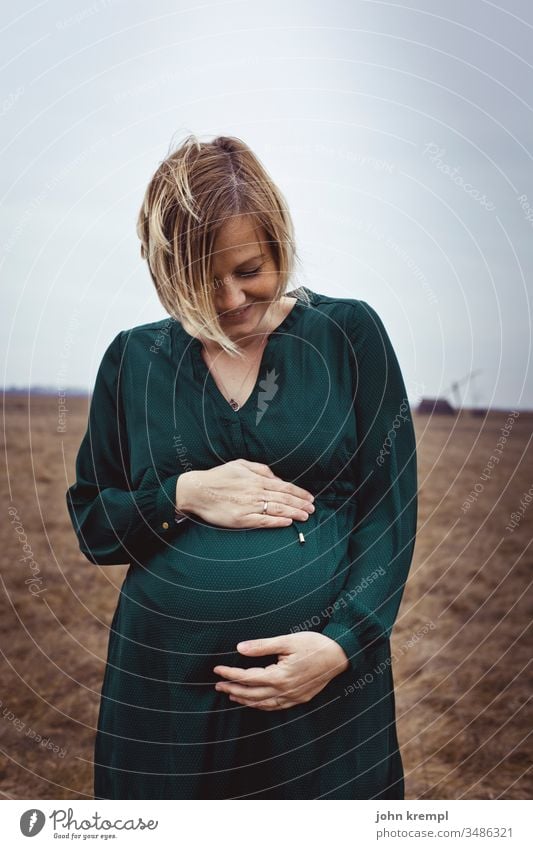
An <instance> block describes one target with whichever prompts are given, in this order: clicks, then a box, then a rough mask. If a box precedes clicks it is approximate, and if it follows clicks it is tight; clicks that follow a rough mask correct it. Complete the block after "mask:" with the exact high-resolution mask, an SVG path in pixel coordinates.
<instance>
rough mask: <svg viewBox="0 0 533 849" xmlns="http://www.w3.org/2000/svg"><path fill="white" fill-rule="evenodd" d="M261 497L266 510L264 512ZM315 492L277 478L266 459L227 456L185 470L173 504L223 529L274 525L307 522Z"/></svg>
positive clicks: (312, 506)
mask: <svg viewBox="0 0 533 849" xmlns="http://www.w3.org/2000/svg"><path fill="white" fill-rule="evenodd" d="M265 501H268V509H267V512H266V513H263V512H262V511H263V507H264V503H265ZM313 501H314V495H313V494H312V493H311V492H308V491H307V490H306V489H303V488H302V487H301V486H297V485H296V484H293V483H291V482H290V481H285V480H283V478H279V477H277V476H276V475H275V474H274V472H273V471H272V470H271V469H270V467H269V466H267V465H266V464H265V463H255V462H253V461H252V460H243V459H239V460H230V461H229V462H228V463H222V464H221V465H220V466H215V467H214V468H213V469H205V470H196V469H194V470H192V471H190V472H184V473H183V474H182V475H180V477H179V478H178V482H177V485H176V507H177V508H178V509H179V510H181V511H183V512H185V513H195V514H196V515H197V516H199V517H200V518H201V519H204V520H205V521H206V522H209V523H210V524H212V525H219V526H221V527H223V528H258V527H261V528H278V527H283V526H286V525H290V524H291V522H292V520H293V519H296V520H299V521H302V522H303V521H305V520H306V519H307V518H308V516H309V513H312V512H313V511H314V509H315V507H314V505H313Z"/></svg>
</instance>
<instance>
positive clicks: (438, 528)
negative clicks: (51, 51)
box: [0, 395, 533, 799]
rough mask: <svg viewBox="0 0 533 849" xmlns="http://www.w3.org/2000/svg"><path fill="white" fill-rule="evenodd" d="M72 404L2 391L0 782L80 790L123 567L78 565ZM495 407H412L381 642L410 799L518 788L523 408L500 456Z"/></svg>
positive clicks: (57, 794) (528, 432)
mask: <svg viewBox="0 0 533 849" xmlns="http://www.w3.org/2000/svg"><path fill="white" fill-rule="evenodd" d="M87 403H88V401H87V399H86V398H81V397H80V398H69V399H68V403H67V406H68V413H67V417H66V431H65V432H64V433H60V432H58V431H57V425H58V412H57V398H55V397H53V396H39V395H35V396H33V397H32V398H31V403H29V402H28V398H27V397H26V396H23V395H21V396H15V395H12V396H7V398H6V407H5V429H4V434H3V438H4V440H5V455H4V456H5V462H6V464H7V474H5V475H3V476H2V478H3V484H2V485H3V487H4V491H3V494H2V503H3V505H4V508H3V511H4V512H3V522H2V540H1V542H2V544H1V548H0V557H1V575H2V616H1V619H0V628H1V632H2V633H1V648H2V659H1V662H2V669H1V687H0V719H1V721H0V736H1V749H2V753H3V754H2V756H1V758H2V759H1V761H0V791H1V793H2V796H3V798H8V799H25V798H32V799H78V798H79V799H82V798H91V796H92V766H91V757H92V747H93V741H94V733H95V724H96V718H97V712H98V705H99V694H100V686H101V682H102V676H103V671H104V663H105V656H106V648H107V634H108V632H107V629H108V626H109V623H110V621H111V617H112V615H113V611H114V609H115V604H116V599H117V593H118V590H119V588H120V585H121V582H122V579H123V577H124V575H125V572H126V570H127V567H126V566H110V567H98V566H94V565H92V564H91V563H89V562H88V561H87V560H86V559H85V558H84V557H83V556H82V555H81V554H80V553H79V551H78V547H77V541H76V538H75V535H74V532H73V530H72V527H71V525H70V521H69V518H68V514H67V512H66V507H65V490H66V488H67V486H68V485H69V484H70V483H72V482H73V480H74V477H73V475H74V460H75V456H76V452H77V449H78V446H79V443H80V440H81V437H82V435H83V432H84V429H85V425H86V416H87ZM506 420H507V413H504V412H496V411H495V412H492V413H491V414H490V415H489V416H488V417H487V418H485V419H484V418H480V417H473V416H471V415H469V414H468V413H466V412H464V413H462V414H461V415H460V416H458V417H457V418H455V417H450V418H448V417H442V416H431V417H430V416H416V417H415V426H416V431H417V436H418V442H419V484H420V510H419V530H418V537H417V545H416V553H415V559H414V562H413V565H412V569H411V575H410V580H409V583H408V586H407V589H406V592H405V595H404V598H403V601H402V606H401V608H400V614H399V618H398V622H397V625H396V628H395V632H394V639H393V646H392V648H393V658H394V663H393V672H394V678H395V682H396V708H397V717H398V731H399V736H400V744H401V747H402V753H403V760H404V768H405V775H406V796H407V798H409V799H523V798H531V796H532V789H533V774H532V771H531V762H532V758H531V746H530V745H528V742H529V737H528V735H529V734H530V733H531V731H530V729H531V726H532V716H531V709H530V699H531V693H530V691H531V687H530V686H528V683H527V682H528V680H529V684H530V682H531V675H529V678H528V671H529V672H530V670H529V668H528V665H529V664H530V654H531V652H530V649H529V647H530V641H529V640H528V636H529V633H528V629H529V628H530V623H531V618H532V617H531V601H530V599H531V595H530V594H528V588H529V586H530V580H531V571H532V569H531V566H532V562H533V553H532V549H531V539H532V532H531V531H532V525H533V500H532V501H531V504H529V503H528V501H525V500H524V494H525V493H526V494H527V492H528V490H529V489H530V488H531V487H532V485H533V463H532V457H531V451H530V441H531V436H532V430H533V416H532V415H530V414H526V413H521V414H520V415H519V416H518V417H517V418H515V419H512V424H511V427H510V429H508V435H507V437H506V442H505V443H500V445H499V449H500V450H501V454H500V453H497V452H496V449H497V446H498V443H499V440H500V439H501V437H502V435H503V434H502V428H505V423H506ZM528 454H529V457H528ZM491 456H493V457H494V456H497V457H498V462H497V463H496V462H494V461H493V462H492V466H493V468H492V469H488V468H487V464H488V463H489V461H490V458H491ZM484 470H485V472H484ZM472 492H473V493H474V495H473V496H471V501H470V506H469V508H468V509H466V508H464V507H463V505H464V502H465V501H466V500H467V498H468V496H469V494H470V493H472ZM531 493H533V488H532V489H531ZM528 498H529V496H528ZM521 500H522V507H521V506H520V502H521ZM14 511H16V513H15V512H14ZM511 514H515V518H514V525H516V527H511V526H510V524H509V523H510V522H511V521H512V520H511ZM522 514H523V515H522ZM517 516H518V519H519V521H518V519H517ZM15 526H16V527H18V533H17V531H16V530H15ZM21 527H22V529H23V532H24V534H25V538H22V537H21V536H20V533H21ZM508 527H509V528H510V530H509V529H507V528H508ZM24 542H26V547H25V548H24V549H23V543H24ZM24 558H25V559H24ZM32 562H33V564H34V565H33V566H31V565H30V564H31V563H32Z"/></svg>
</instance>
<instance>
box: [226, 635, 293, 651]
mask: <svg viewBox="0 0 533 849" xmlns="http://www.w3.org/2000/svg"><path fill="white" fill-rule="evenodd" d="M289 636H291V635H289ZM236 648H237V651H238V652H240V653H241V654H246V655H252V656H256V655H263V654H287V653H288V652H289V651H290V649H289V647H288V645H287V640H286V637H285V635H283V634H281V635H278V636H276V637H262V638H261V639H259V640H243V641H242V642H241V643H237V646H236Z"/></svg>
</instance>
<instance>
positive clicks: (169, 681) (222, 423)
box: [66, 289, 417, 799]
mask: <svg viewBox="0 0 533 849" xmlns="http://www.w3.org/2000/svg"><path fill="white" fill-rule="evenodd" d="M306 291H307V293H308V295H309V297H310V299H311V303H310V304H307V303H305V301H303V300H302V299H301V298H298V299H297V300H296V302H295V305H294V306H293V308H292V310H291V312H290V313H289V314H288V315H287V316H286V318H285V319H284V320H283V321H282V323H281V324H280V325H279V326H278V327H277V328H276V330H275V331H274V332H273V333H272V335H271V336H270V337H269V339H268V342H267V344H266V347H265V349H264V353H263V358H262V361H261V367H260V370H259V374H258V378H257V382H256V385H255V387H254V390H253V391H252V393H251V395H250V397H249V398H248V400H247V401H246V403H245V404H244V405H243V406H242V407H241V409H239V410H237V411H234V410H233V409H232V407H231V406H230V405H229V403H228V402H227V401H226V400H225V398H224V397H223V395H222V393H221V392H220V391H219V389H218V388H217V385H216V383H215V381H214V379H213V377H212V375H211V373H210V372H209V369H208V368H207V366H206V364H205V362H204V360H203V357H202V355H201V343H200V342H199V340H198V339H196V338H195V337H193V336H191V335H189V334H188V333H187V332H186V331H185V330H184V328H183V326H182V325H181V323H180V322H178V321H176V320H175V319H172V318H167V319H164V320H161V321H157V322H152V323H149V324H144V325H141V326H137V327H134V328H132V329H130V330H124V331H121V332H120V333H118V334H117V336H116V337H115V338H114V339H113V341H112V342H111V343H110V345H109V346H108V348H107V350H106V352H105V354H104V356H103V359H102V362H101V364H100V367H99V370H98V374H97V377H96V382H95V387H94V392H93V396H92V400H91V406H90V412H89V421H88V427H87V432H86V433H85V436H84V438H83V441H82V443H81V447H80V449H79V453H78V456H77V460H76V481H75V483H74V484H73V485H72V486H71V487H70V488H69V489H68V491H67V493H66V497H67V506H68V510H69V514H70V518H71V521H72V524H73V527H74V529H75V532H76V535H77V538H78V541H79V546H80V549H81V551H82V552H83V554H84V555H85V556H86V557H87V559H88V560H89V561H90V562H92V563H95V564H100V565H110V564H123V563H128V564H130V565H129V569H128V571H127V574H126V576H125V578H124V581H123V584H122V587H121V590H120V595H119V600H118V604H117V607H116V610H115V613H114V616H113V619H112V623H111V628H110V635H109V646H108V655H107V664H106V668H105V674H104V680H103V684H102V691H101V701H100V711H99V716H98V728H97V733H96V739H95V750H94V795H95V798H99V799H230V798H238V799H259V798H262V799H267V798H272V799H402V798H404V775H403V766H402V760H401V755H400V751H399V748H398V740H397V734H396V724H395V703H394V689H393V676H392V669H391V655H390V642H389V638H390V635H391V630H392V627H393V623H394V621H395V618H396V615H397V612H398V607H399V604H400V600H401V597H402V593H403V589H404V584H405V580H406V577H407V574H408V571H409V567H410V564H411V559H412V553H413V549H414V543H415V535H416V522H417V471H416V443H415V435H414V429H413V424H412V419H411V414H410V410H409V406H408V402H407V396H406V391H405V386H404V382H403V379H402V374H401V371H400V367H399V365H398V361H397V358H396V355H395V353H394V350H393V348H392V345H391V342H390V339H389V337H388V335H387V332H386V330H385V327H384V325H383V323H382V321H381V319H380V318H379V316H378V315H377V313H376V312H375V311H374V309H373V308H372V307H370V306H369V305H368V303H366V302H365V301H362V300H357V299H351V298H338V297H333V296H328V295H324V294H320V293H317V292H314V291H312V290H310V289H307V290H306ZM238 458H246V459H249V460H253V461H257V462H261V463H266V464H267V465H268V466H269V467H270V468H271V469H272V470H273V471H274V473H275V474H276V475H278V476H280V477H282V478H283V479H284V480H288V481H291V482H293V483H295V484H298V485H300V486H302V487H304V488H306V489H308V490H309V491H310V492H312V493H313V494H314V495H315V507H316V510H315V512H314V513H312V514H311V515H310V516H309V518H308V520H307V521H302V522H300V521H296V522H293V523H292V524H291V525H288V526H286V527H281V528H259V527H255V528H242V529H240V528H239V529H236V528H223V527H219V526H216V525H212V524H210V523H207V522H204V521H203V520H201V519H200V518H199V517H196V518H192V519H187V520H186V521H185V522H182V523H181V524H176V522H175V521H174V494H175V487H176V481H177V478H178V475H179V474H182V473H185V472H187V471H188V470H190V469H200V470H203V469H210V468H212V467H214V466H218V465H220V464H221V463H226V462H228V461H230V460H235V459H238ZM299 532H301V533H302V534H303V537H304V541H303V542H302V541H301V538H300V535H299ZM306 629H309V630H314V631H321V632H322V633H324V634H326V635H327V636H328V637H330V638H332V639H333V640H336V641H337V642H338V643H339V644H340V645H341V646H342V647H343V649H344V650H345V652H346V654H347V656H348V658H349V661H350V665H349V668H348V669H346V670H345V671H344V672H342V673H341V674H339V675H337V676H336V677H335V678H333V679H332V680H331V681H330V682H329V684H327V686H326V687H324V689H323V690H322V691H321V692H320V693H318V694H317V695H316V696H314V697H313V698H312V699H311V700H310V701H308V702H306V703H303V704H298V705H295V706H294V707H292V708H286V709H280V710H273V711H265V710H260V709H258V708H253V707H247V706H243V705H240V704H238V703H236V702H231V701H229V698H228V695H227V694H226V693H221V692H218V691H216V690H215V689H214V685H215V683H216V682H217V681H220V680H221V679H222V677H221V676H220V675H217V674H216V673H214V672H213V667H214V666H216V665H217V664H223V665H229V666H240V667H242V668H248V667H250V666H267V665H269V664H270V663H275V662H276V661H277V657H276V656H275V655H268V656H266V655H265V656H262V657H258V656H255V657H253V658H252V657H246V656H245V655H242V654H240V653H239V652H238V651H237V649H236V645H237V643H238V642H240V641H242V640H246V639H258V638H262V637H273V636H278V635H281V634H289V633H295V632H298V631H301V630H306Z"/></svg>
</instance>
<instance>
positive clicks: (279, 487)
mask: <svg viewBox="0 0 533 849" xmlns="http://www.w3.org/2000/svg"><path fill="white" fill-rule="evenodd" d="M268 486H269V487H270V489H272V490H274V491H275V492H284V493H287V494H288V495H293V496H295V497H296V498H301V499H302V501H314V498H315V496H314V495H313V493H312V492H309V490H308V489H303V487H301V486H297V484H295V483H291V482H290V481H285V480H283V479H282V478H273V479H272V480H270V481H269V482H268Z"/></svg>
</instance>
